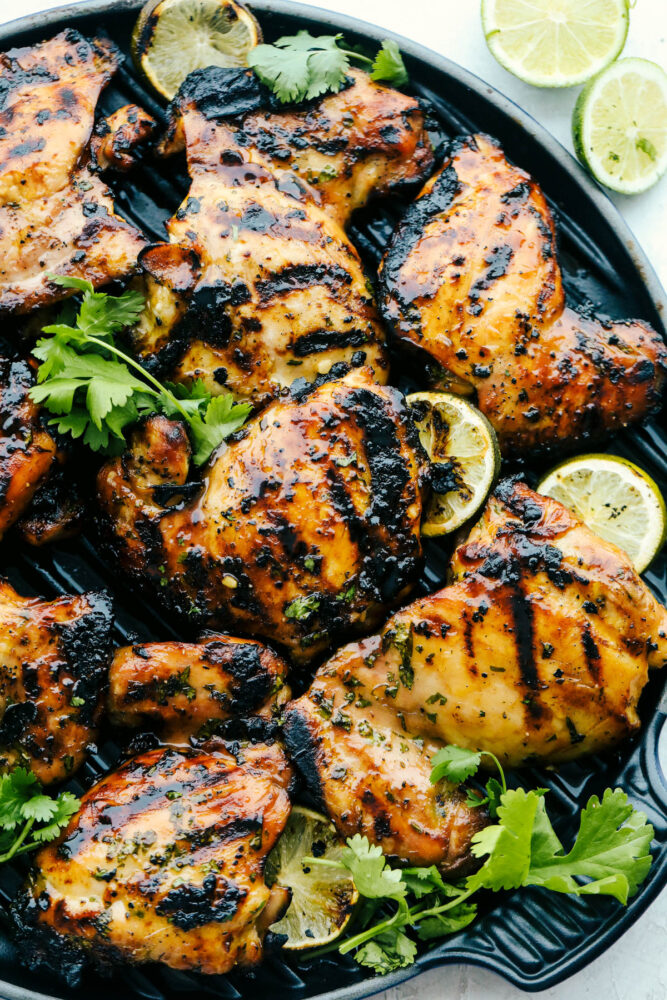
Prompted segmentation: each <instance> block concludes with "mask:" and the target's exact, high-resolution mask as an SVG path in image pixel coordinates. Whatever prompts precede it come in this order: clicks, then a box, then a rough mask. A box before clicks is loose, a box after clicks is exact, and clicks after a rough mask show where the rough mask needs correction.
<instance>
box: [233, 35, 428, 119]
mask: <svg viewBox="0 0 667 1000" xmlns="http://www.w3.org/2000/svg"><path fill="white" fill-rule="evenodd" d="M350 61H353V62H357V63H361V64H362V65H364V66H368V67H369V68H370V71H371V79H372V80H383V81H385V82H387V83H392V84H393V85H394V86H396V87H401V86H403V85H404V84H406V83H407V82H408V74H407V70H406V68H405V64H404V63H403V58H402V56H401V53H400V50H399V48H398V45H397V44H396V42H394V41H392V40H391V39H388V38H386V39H384V41H383V42H382V47H381V49H380V50H379V52H378V53H377V55H376V56H375V58H374V59H371V58H370V57H369V56H367V55H364V53H363V52H359V51H358V50H356V49H350V48H345V45H344V43H343V36H342V35H340V34H339V35H318V36H316V37H315V36H313V35H311V34H310V32H308V31H299V32H297V34H296V35H285V36H283V37H282V38H279V39H278V41H277V42H274V44H273V45H257V46H256V47H255V48H254V49H252V50H251V51H250V54H249V55H248V65H249V66H251V67H252V69H254V71H255V73H256V74H257V76H258V77H259V78H260V80H261V81H262V83H264V84H266V86H267V87H269V89H270V90H271V91H273V93H274V94H275V95H276V96H277V98H278V100H280V101H282V102H283V103H284V104H288V103H291V102H293V101H306V100H310V99H312V98H314V97H319V96H320V95H321V94H326V93H329V92H330V91H334V92H335V91H338V90H340V88H341V86H342V84H343V82H344V80H345V76H346V74H347V71H348V69H349V67H350Z"/></svg>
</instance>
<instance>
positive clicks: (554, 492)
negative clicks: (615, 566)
mask: <svg viewBox="0 0 667 1000" xmlns="http://www.w3.org/2000/svg"><path fill="white" fill-rule="evenodd" d="M537 491H538V493H542V494H544V495H545V496H550V497H553V499H554V500H558V501H559V502H560V503H562V504H563V505H564V506H565V507H568V508H569V509H570V510H572V511H573V513H575V514H576V515H577V516H578V517H579V518H580V519H581V520H582V521H583V522H584V524H585V525H586V526H587V527H588V528H590V529H591V531H594V532H595V533H596V534H597V535H600V537H601V538H604V539H605V541H608V542H613V543H614V544H615V545H618V547H619V548H621V549H623V551H625V552H626V553H627V555H628V556H629V558H630V559H631V560H632V563H633V565H634V567H635V569H636V571H637V572H638V573H643V572H644V570H645V569H646V568H647V567H648V566H649V564H650V563H651V562H652V561H653V559H654V558H655V556H656V555H657V554H658V552H659V551H660V549H661V548H662V546H663V545H664V543H665V539H666V538H667V511H666V509H665V501H664V499H663V497H662V494H661V492H660V489H659V487H658V485H657V484H656V483H655V482H654V481H653V480H652V479H651V477H650V476H649V475H647V473H646V472H644V470H643V469H640V468H639V466H637V465H635V464H634V463H633V462H630V461H628V460H627V459H625V458H621V457H620V456H618V455H597V454H592V455H581V456H579V457H578V458H572V459H568V460H567V461H565V462H562V463H561V464H560V465H557V466H556V467H555V468H554V469H551V471H550V472H548V473H547V474H546V476H545V477H544V479H542V481H541V482H540V483H539V485H538V487H537Z"/></svg>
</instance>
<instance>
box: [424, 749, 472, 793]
mask: <svg viewBox="0 0 667 1000" xmlns="http://www.w3.org/2000/svg"><path fill="white" fill-rule="evenodd" d="M481 760H482V755H481V753H478V752H476V751H475V750H466V749H465V748H464V747H457V746H454V745H451V746H447V747H443V748H442V750H438V752H437V753H436V754H434V755H433V758H432V760H431V766H432V768H433V769H432V771H431V784H433V785H435V784H437V782H438V781H441V780H442V779H443V778H446V780H447V781H452V782H454V784H459V783H460V782H461V781H465V780H466V778H469V777H470V776H471V775H473V774H474V773H475V772H476V771H477V769H478V768H479V765H480V762H481Z"/></svg>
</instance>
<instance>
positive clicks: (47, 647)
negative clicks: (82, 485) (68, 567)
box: [0, 581, 112, 784]
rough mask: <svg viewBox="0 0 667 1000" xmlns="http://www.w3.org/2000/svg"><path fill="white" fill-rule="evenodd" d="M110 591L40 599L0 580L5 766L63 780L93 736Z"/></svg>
mask: <svg viewBox="0 0 667 1000" xmlns="http://www.w3.org/2000/svg"><path fill="white" fill-rule="evenodd" d="M111 622H112V614H111V602H110V600H109V598H108V597H107V596H106V594H95V593H91V594H81V595H79V596H77V597H58V598H56V599H55V600H53V601H43V600H40V599H39V598H34V597H20V596H19V595H18V594H17V593H16V591H15V590H14V588H13V587H11V586H10V584H9V583H7V582H6V581H0V769H5V768H7V767H13V766H15V765H17V764H21V765H23V766H25V767H28V768H30V769H31V770H32V771H34V773H35V774H36V775H37V777H38V778H39V780H40V781H41V782H43V783H44V784H48V783H50V782H54V781H62V780H63V778H66V777H68V776H69V775H70V774H72V773H73V772H74V771H75V770H76V769H77V768H78V767H79V766H80V765H81V764H82V763H83V761H84V759H85V757H86V753H87V751H88V748H89V745H90V744H91V742H92V741H93V740H94V739H95V735H96V726H97V723H98V721H99V717H100V711H101V694H102V689H103V688H104V685H105V681H106V672H107V662H108V656H109V652H110V636H111Z"/></svg>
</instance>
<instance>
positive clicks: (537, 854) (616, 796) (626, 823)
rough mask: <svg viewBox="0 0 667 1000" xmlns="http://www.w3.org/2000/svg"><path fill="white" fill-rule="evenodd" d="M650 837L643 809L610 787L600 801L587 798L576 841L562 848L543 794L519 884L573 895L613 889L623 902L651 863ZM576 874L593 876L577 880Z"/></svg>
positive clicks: (614, 893) (606, 892)
mask: <svg viewBox="0 0 667 1000" xmlns="http://www.w3.org/2000/svg"><path fill="white" fill-rule="evenodd" d="M652 839H653V827H652V826H651V825H650V824H649V823H648V822H647V819H646V816H645V815H644V813H642V812H639V811H638V810H634V809H633V807H632V805H631V803H630V802H629V801H628V797H627V795H626V794H625V792H623V791H621V789H620V788H616V789H613V790H612V789H611V788H608V789H607V790H606V791H605V793H604V795H603V796H602V802H600V800H599V799H598V797H597V796H596V795H593V796H591V798H590V799H589V800H588V803H587V805H586V807H585V808H584V809H583V810H582V812H581V818H580V822H579V832H578V833H577V836H576V839H575V842H574V845H573V847H572V849H571V850H570V851H569V853H568V854H564V853H563V847H562V845H561V843H560V841H559V840H558V837H557V836H556V834H555V832H554V830H553V827H552V826H551V823H550V821H549V818H548V816H547V814H546V809H545V805H544V799H542V798H541V799H540V800H539V804H538V809H537V813H536V817H535V823H534V827H533V834H532V844H531V862H530V868H529V870H528V873H527V875H526V876H525V878H524V881H523V884H524V885H541V886H544V887H545V888H546V889H551V890H552V891H554V892H571V893H575V894H577V895H579V894H590V893H600V894H604V895H611V896H615V897H616V899H618V900H619V902H621V903H624V904H625V903H626V902H627V900H628V897H629V896H633V895H634V894H635V893H636V892H637V889H638V887H639V885H640V884H641V882H643V880H644V879H645V878H646V875H647V873H648V870H649V868H650V866H651V855H650V853H649V847H650V844H651V840H652ZM575 876H583V877H584V878H588V879H591V881H590V882H587V883H585V884H583V885H580V884H579V883H577V882H576V881H575Z"/></svg>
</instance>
